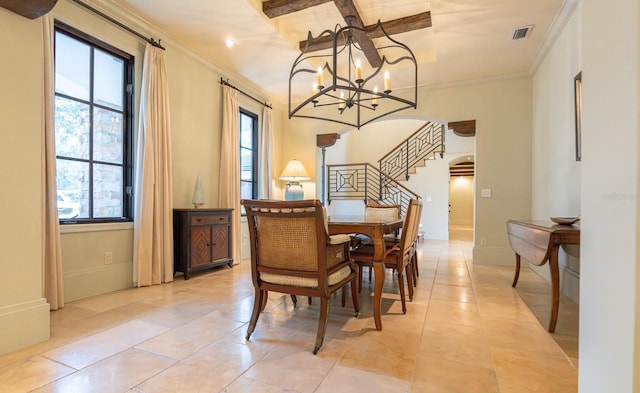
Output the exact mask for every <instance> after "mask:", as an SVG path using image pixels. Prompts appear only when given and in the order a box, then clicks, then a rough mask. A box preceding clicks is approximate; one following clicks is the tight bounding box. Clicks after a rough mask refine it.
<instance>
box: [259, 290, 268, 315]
mask: <svg viewBox="0 0 640 393" xmlns="http://www.w3.org/2000/svg"><path fill="white" fill-rule="evenodd" d="M262 292H264V294H263V295H262V298H261V299H262V304H261V305H260V312H262V311H264V308H265V307H267V300H269V291H262Z"/></svg>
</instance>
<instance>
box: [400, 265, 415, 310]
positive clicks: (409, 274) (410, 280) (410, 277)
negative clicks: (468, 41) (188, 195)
mask: <svg viewBox="0 0 640 393" xmlns="http://www.w3.org/2000/svg"><path fill="white" fill-rule="evenodd" d="M405 269H406V275H407V286H408V287H409V301H410V302H412V301H413V285H414V283H413V266H412V264H411V263H409V264H407V267H406V268H405ZM402 286H404V284H402Z"/></svg>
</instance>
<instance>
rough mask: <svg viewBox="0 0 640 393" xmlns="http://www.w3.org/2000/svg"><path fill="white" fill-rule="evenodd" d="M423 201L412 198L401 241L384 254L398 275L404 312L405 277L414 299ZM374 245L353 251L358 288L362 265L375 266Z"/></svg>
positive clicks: (352, 256) (404, 310)
mask: <svg viewBox="0 0 640 393" xmlns="http://www.w3.org/2000/svg"><path fill="white" fill-rule="evenodd" d="M420 207H421V202H420V201H418V200H417V199H412V200H411V201H410V202H409V207H408V208H407V214H406V216H405V220H404V223H403V226H402V228H403V230H402V234H401V235H400V241H399V242H398V243H395V244H393V245H391V247H390V248H389V249H387V251H386V252H385V254H384V256H383V263H384V266H385V268H388V269H392V270H394V271H395V272H396V273H397V275H398V288H399V290H400V300H401V302H402V312H403V313H406V312H407V307H406V299H405V287H404V278H403V276H405V275H406V277H407V284H408V287H409V301H412V300H413V287H414V282H413V278H414V275H413V261H414V256H415V251H416V250H415V244H416V243H415V239H416V238H417V228H418V226H417V225H416V224H415V222H416V221H418V220H419V219H418V211H419V210H420ZM373 251H374V250H373V246H371V245H364V246H361V247H359V248H357V249H355V250H352V251H351V258H352V259H353V260H354V261H355V262H356V263H357V264H358V270H359V273H358V284H359V286H358V288H361V286H362V274H361V272H360V271H361V270H362V267H364V266H368V267H369V268H371V267H372V266H373Z"/></svg>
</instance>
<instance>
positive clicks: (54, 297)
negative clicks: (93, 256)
mask: <svg viewBox="0 0 640 393" xmlns="http://www.w3.org/2000/svg"><path fill="white" fill-rule="evenodd" d="M41 19H42V35H43V49H44V86H43V92H42V98H43V104H42V108H43V115H42V119H43V122H42V132H43V138H42V140H43V144H42V148H43V152H42V157H44V160H42V165H43V168H42V173H43V174H44V176H42V189H43V198H42V204H43V206H42V211H43V212H44V219H43V221H42V239H43V247H42V265H43V266H42V271H43V278H44V279H43V281H44V282H43V283H42V284H43V285H42V287H43V292H44V297H45V298H46V299H47V302H48V303H49V307H50V308H51V310H57V309H59V308H61V307H64V285H63V279H62V251H61V246H60V223H59V221H58V208H57V185H56V147H55V141H56V138H55V128H54V123H53V119H54V114H53V111H54V107H53V104H54V80H55V75H54V70H53V68H54V67H53V65H54V63H53V20H52V17H51V14H47V15H45V16H43V17H42V18H41Z"/></svg>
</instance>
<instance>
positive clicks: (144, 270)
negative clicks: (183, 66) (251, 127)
mask: <svg viewBox="0 0 640 393" xmlns="http://www.w3.org/2000/svg"><path fill="white" fill-rule="evenodd" d="M168 90H169V87H168V84H167V74H166V69H165V64H164V51H163V50H162V49H160V48H156V47H154V46H153V45H151V44H147V46H146V48H145V52H144V62H143V65H142V88H141V94H140V117H139V125H138V140H137V153H136V184H135V188H134V195H135V204H134V209H135V212H134V219H135V221H134V241H133V283H134V285H137V286H138V287H140V286H145V285H154V284H161V283H163V282H170V281H173V216H172V207H173V199H172V190H171V127H170V121H169V92H168Z"/></svg>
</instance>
